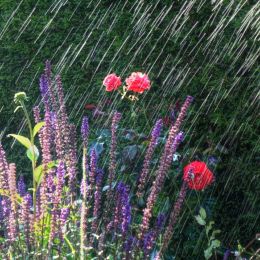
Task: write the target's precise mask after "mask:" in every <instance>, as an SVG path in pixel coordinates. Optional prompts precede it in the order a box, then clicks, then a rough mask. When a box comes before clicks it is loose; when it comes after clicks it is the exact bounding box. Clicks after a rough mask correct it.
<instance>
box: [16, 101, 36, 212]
mask: <svg viewBox="0 0 260 260" xmlns="http://www.w3.org/2000/svg"><path fill="white" fill-rule="evenodd" d="M20 104H21V106H22V109H23V112H24V114H25V117H26V121H27V125H28V128H29V132H30V141H31V145H32V171H33V213H34V216H35V214H36V182H35V180H34V171H35V168H36V165H35V151H34V136H33V128H32V123H31V120H30V117H29V114H28V111H27V109H26V106H25V104H24V102H23V101H20Z"/></svg>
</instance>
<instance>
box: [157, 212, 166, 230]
mask: <svg viewBox="0 0 260 260" xmlns="http://www.w3.org/2000/svg"><path fill="white" fill-rule="evenodd" d="M164 224H165V214H163V213H160V214H159V215H158V216H157V219H156V225H155V227H156V229H157V230H161V229H162V228H163V226H164Z"/></svg>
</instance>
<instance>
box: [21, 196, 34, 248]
mask: <svg viewBox="0 0 260 260" xmlns="http://www.w3.org/2000/svg"><path fill="white" fill-rule="evenodd" d="M31 200H32V198H31V195H30V194H29V193H27V194H26V195H25V196H24V197H23V202H22V210H21V222H22V224H23V231H24V235H25V240H26V245H27V247H29V246H30V235H31V234H30V230H31V223H30V219H31V216H30V206H31Z"/></svg>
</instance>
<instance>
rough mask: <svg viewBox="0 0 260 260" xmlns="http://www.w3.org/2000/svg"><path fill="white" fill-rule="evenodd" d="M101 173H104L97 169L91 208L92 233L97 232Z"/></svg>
mask: <svg viewBox="0 0 260 260" xmlns="http://www.w3.org/2000/svg"><path fill="white" fill-rule="evenodd" d="M103 175H104V172H103V171H102V170H101V169H99V170H97V174H96V191H95V194H94V209H93V217H94V220H93V222H92V227H91V229H92V233H94V234H96V232H97V227H98V221H99V215H100V208H101V195H102V180H103Z"/></svg>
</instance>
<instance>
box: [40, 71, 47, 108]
mask: <svg viewBox="0 0 260 260" xmlns="http://www.w3.org/2000/svg"><path fill="white" fill-rule="evenodd" d="M40 91H41V95H42V99H43V102H44V104H47V103H48V81H47V79H46V76H45V75H44V74H43V75H41V77H40Z"/></svg>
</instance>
